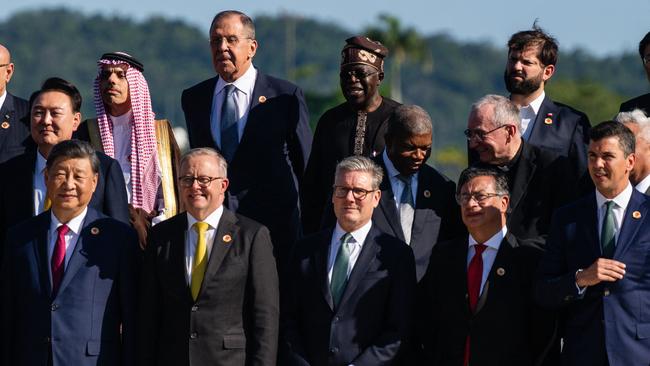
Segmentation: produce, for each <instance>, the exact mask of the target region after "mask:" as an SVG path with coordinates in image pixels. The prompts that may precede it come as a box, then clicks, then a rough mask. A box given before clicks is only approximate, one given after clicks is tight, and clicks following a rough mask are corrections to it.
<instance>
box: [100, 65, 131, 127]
mask: <svg viewBox="0 0 650 366" xmlns="http://www.w3.org/2000/svg"><path fill="white" fill-rule="evenodd" d="M128 68H129V65H128V64H119V65H103V66H102V71H101V74H100V78H99V92H100V93H101V95H102V101H103V102H104V108H106V111H107V112H108V113H109V114H110V115H111V116H116V117H118V116H121V115H123V114H125V113H127V112H128V111H130V110H131V95H130V93H129V82H128V80H127V79H126V71H127V70H128Z"/></svg>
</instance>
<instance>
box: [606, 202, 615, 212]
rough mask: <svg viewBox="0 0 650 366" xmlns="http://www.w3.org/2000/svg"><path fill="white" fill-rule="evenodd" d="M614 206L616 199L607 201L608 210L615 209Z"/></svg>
mask: <svg viewBox="0 0 650 366" xmlns="http://www.w3.org/2000/svg"><path fill="white" fill-rule="evenodd" d="M614 206H616V202H614V201H607V202H605V208H606V209H607V211H609V210H611V209H613V208H614Z"/></svg>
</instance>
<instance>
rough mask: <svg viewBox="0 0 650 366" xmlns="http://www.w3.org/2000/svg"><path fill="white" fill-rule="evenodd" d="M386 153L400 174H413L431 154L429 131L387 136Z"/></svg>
mask: <svg viewBox="0 0 650 366" xmlns="http://www.w3.org/2000/svg"><path fill="white" fill-rule="evenodd" d="M386 154H388V158H389V159H390V161H391V162H392V163H393V165H394V166H395V169H397V171H398V172H400V174H403V175H411V174H414V173H416V172H418V171H419V170H420V168H421V167H422V165H424V164H426V162H427V159H429V156H431V133H425V134H422V135H411V136H406V137H402V136H394V137H387V139H386Z"/></svg>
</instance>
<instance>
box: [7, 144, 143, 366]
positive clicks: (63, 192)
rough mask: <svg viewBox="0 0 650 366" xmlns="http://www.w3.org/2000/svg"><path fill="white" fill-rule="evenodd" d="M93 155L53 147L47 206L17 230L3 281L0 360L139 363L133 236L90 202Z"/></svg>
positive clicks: (79, 148) (95, 169)
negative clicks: (49, 200)
mask: <svg viewBox="0 0 650 366" xmlns="http://www.w3.org/2000/svg"><path fill="white" fill-rule="evenodd" d="M98 173H99V159H98V158H97V155H95V151H94V150H93V149H92V147H91V146H90V145H89V144H87V143H85V142H82V141H78V140H69V141H64V142H61V143H60V144H58V145H56V146H55V147H54V148H52V151H51V152H50V154H49V156H48V160H47V166H46V170H45V181H46V184H47V191H48V196H49V197H50V199H51V200H52V209H51V210H47V211H45V212H43V213H42V214H40V215H38V216H36V217H33V218H30V219H28V220H27V221H25V222H22V223H20V224H18V225H16V226H14V227H13V228H12V229H11V230H10V231H9V233H8V234H7V237H6V240H5V246H4V249H5V255H4V261H3V264H2V276H1V277H0V289H1V290H2V294H3V297H4V300H3V301H2V304H1V305H0V314H1V315H0V316H1V318H0V321H1V322H2V327H1V328H2V339H1V342H0V344H1V345H2V346H1V347H2V353H1V354H2V360H3V365H25V366H47V365H50V366H63V365H79V366H91V365H93V366H94V365H107V366H108V365H136V364H135V357H134V356H135V329H134V327H135V311H136V299H135V297H136V286H135V283H136V281H137V276H136V266H135V260H136V256H137V248H138V242H137V236H136V234H135V232H134V231H133V229H131V228H130V227H129V226H128V225H127V224H124V223H122V222H119V221H117V220H115V219H112V218H109V217H107V216H104V215H102V214H101V213H99V212H97V211H95V210H94V209H92V208H89V207H88V203H89V202H90V199H91V196H92V193H93V190H94V189H95V187H96V186H97V180H98Z"/></svg>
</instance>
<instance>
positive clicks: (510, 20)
mask: <svg viewBox="0 0 650 366" xmlns="http://www.w3.org/2000/svg"><path fill="white" fill-rule="evenodd" d="M55 6H66V7H68V8H71V9H75V10H79V11H82V12H84V13H89V14H95V13H104V14H107V15H113V14H118V15H125V16H129V17H132V18H134V19H136V20H142V19H146V18H147V17H150V16H152V15H162V16H165V17H169V18H174V19H181V20H184V21H186V22H188V23H191V24H194V25H197V26H199V27H201V28H202V29H205V30H206V32H207V28H208V26H209V23H210V20H211V19H212V16H213V15H214V14H215V13H216V12H217V11H219V10H224V9H238V10H241V11H244V12H246V13H248V14H249V15H253V16H254V15H256V14H278V13H282V12H287V13H291V14H296V15H304V16H309V17H314V18H318V19H321V20H325V21H331V22H334V23H338V24H340V25H342V26H344V27H346V28H348V29H350V30H361V29H363V28H364V27H365V26H368V25H370V24H372V22H373V21H376V19H377V15H378V14H380V13H382V12H385V13H389V14H391V15H394V16H396V17H398V18H399V19H400V20H401V21H402V22H403V23H404V24H406V25H408V26H413V27H415V28H416V29H418V30H419V31H420V32H422V33H424V34H431V33H437V32H446V33H448V34H450V35H452V36H453V37H454V38H456V39H459V40H472V41H486V42H491V43H493V44H496V45H504V44H505V42H506V41H507V39H508V36H509V35H510V34H512V33H514V32H516V31H518V30H522V29H527V28H529V27H530V26H531V25H532V23H533V21H534V20H535V19H539V24H540V25H541V26H542V27H543V28H544V29H546V30H547V31H548V32H549V33H551V34H552V35H554V36H555V37H556V38H557V39H558V40H559V42H560V48H561V49H573V48H576V47H580V48H583V49H585V50H587V51H589V52H590V53H592V54H595V55H599V56H605V55H610V54H616V53H620V52H621V51H635V50H636V48H637V45H638V42H639V40H640V39H641V38H642V37H643V35H645V33H646V32H647V31H650V22H648V19H650V1H648V0H618V1H603V0H599V1H592V2H587V1H572V0H542V1H537V2H521V1H518V2H516V1H512V0H488V1H479V0H474V1H470V0H452V1H449V0H447V1H435V0H428V1H427V0H390V1H388V0H376V1H363V0H357V1H349V0H347V1H342V0H325V1H314V0H303V1H299V0H266V1H260V0H239V1H236V2H233V1H191V0H177V1H166V0H165V1H160V0H158V1H156V0H131V1H112V2H110V1H101V2H100V1H95V0H66V1H61V0H20V1H11V2H10V1H9V0H8V1H6V2H5V4H3V6H2V7H3V12H2V14H1V15H0V20H4V19H6V18H7V16H9V15H11V14H13V13H14V12H16V11H21V10H28V9H36V8H41V7H55Z"/></svg>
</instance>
